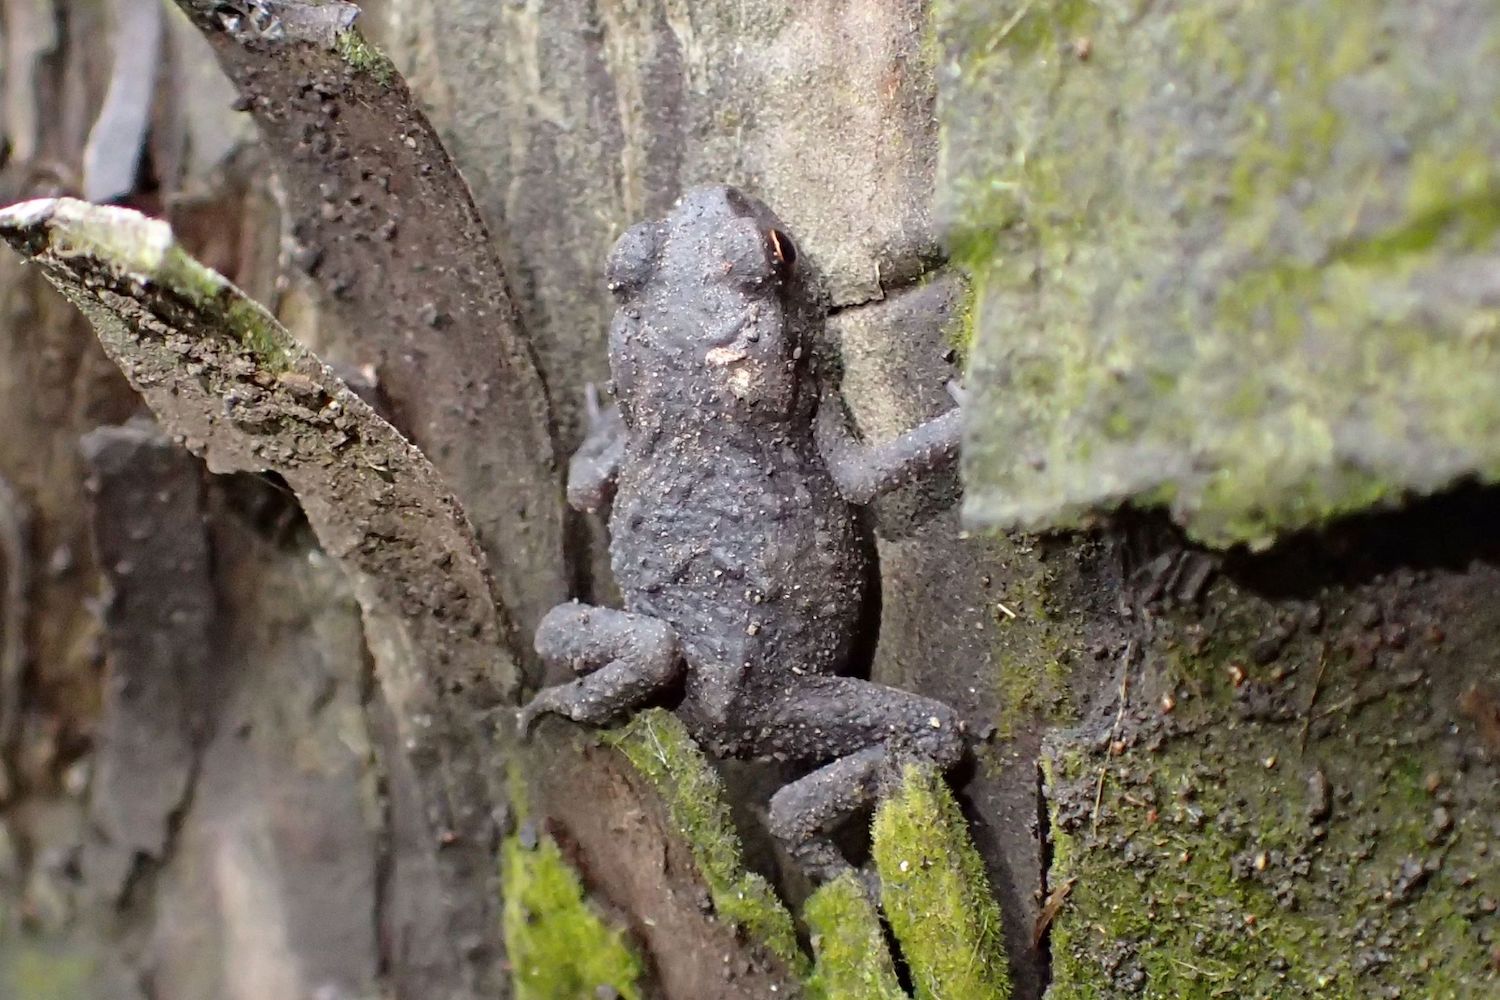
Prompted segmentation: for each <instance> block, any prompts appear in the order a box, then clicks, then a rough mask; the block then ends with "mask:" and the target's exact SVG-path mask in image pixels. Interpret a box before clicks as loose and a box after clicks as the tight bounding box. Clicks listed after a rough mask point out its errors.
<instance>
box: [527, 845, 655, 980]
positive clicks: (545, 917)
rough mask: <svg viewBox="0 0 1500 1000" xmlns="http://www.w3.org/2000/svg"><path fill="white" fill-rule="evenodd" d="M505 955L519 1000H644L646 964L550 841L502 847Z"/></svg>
mask: <svg viewBox="0 0 1500 1000" xmlns="http://www.w3.org/2000/svg"><path fill="white" fill-rule="evenodd" d="M501 858H502V860H501V884H502V886H503V888H504V894H505V914H504V920H505V923H504V930H505V951H506V955H507V956H508V957H509V959H510V964H511V966H512V983H513V985H514V987H515V996H516V1000H554V998H556V997H593V996H597V995H599V994H598V991H599V990H601V989H605V988H612V989H613V990H614V991H615V995H617V996H619V997H620V998H622V1000H639V998H640V996H641V994H640V991H639V989H638V988H637V985H636V984H637V982H638V980H639V979H640V976H641V963H640V959H639V958H637V957H636V955H635V953H634V952H633V951H632V950H631V949H630V947H629V946H628V945H627V944H626V943H625V939H624V935H623V934H622V932H621V931H619V930H618V929H615V928H612V927H610V926H609V925H607V924H606V923H605V922H604V921H603V920H602V919H600V917H599V915H598V914H597V913H595V912H594V911H593V909H591V908H590V907H589V905H588V902H587V900H586V899H585V896H584V888H583V884H582V883H581V882H580V881H579V879H578V875H577V873H576V872H574V871H573V869H572V867H571V866H569V865H568V863H567V861H566V860H564V858H563V856H562V852H561V851H560V850H558V848H557V845H556V844H555V843H553V842H552V839H551V838H550V837H543V838H542V839H541V840H540V841H539V842H538V843H537V844H536V845H535V847H533V848H531V849H529V850H528V849H527V848H526V847H524V846H523V845H522V844H521V839H520V837H519V836H518V835H511V836H509V837H507V838H506V839H505V843H504V844H503V846H502V848H501Z"/></svg>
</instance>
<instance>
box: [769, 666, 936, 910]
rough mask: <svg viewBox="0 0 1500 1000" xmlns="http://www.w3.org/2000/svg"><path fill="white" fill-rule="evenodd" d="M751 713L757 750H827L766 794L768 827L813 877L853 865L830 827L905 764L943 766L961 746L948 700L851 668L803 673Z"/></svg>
mask: <svg viewBox="0 0 1500 1000" xmlns="http://www.w3.org/2000/svg"><path fill="white" fill-rule="evenodd" d="M757 714H758V715H759V716H760V718H759V720H758V726H759V732H760V733H762V734H763V735H762V737H761V739H762V741H763V742H762V745H760V746H758V747H756V752H759V753H765V754H791V755H793V756H799V755H804V754H803V753H799V751H802V752H804V753H805V755H806V756H810V757H812V758H813V759H818V760H823V761H829V760H830V758H833V759H832V760H831V762H829V763H825V764H824V765H823V766H822V767H820V768H818V769H817V770H816V771H813V772H812V773H811V774H809V775H807V776H806V777H803V778H800V779H798V780H797V781H794V782H792V783H791V784H789V785H787V786H785V787H784V788H782V789H781V790H780V791H778V792H777V793H776V794H775V795H774V796H772V797H771V810H770V827H771V832H772V833H773V834H775V835H776V837H777V838H778V839H780V840H781V842H782V843H783V844H785V845H786V848H787V850H788V851H789V852H790V853H791V855H792V857H793V859H795V860H796V861H797V863H798V864H799V865H800V866H801V867H802V868H803V870H804V871H806V872H807V874H808V875H809V876H810V877H812V878H813V879H815V880H818V881H827V880H828V879H831V878H834V877H836V876H838V875H840V874H842V873H844V872H846V871H848V870H849V868H850V865H849V862H848V861H847V860H846V859H845V858H844V856H843V854H842V853H841V852H840V851H839V850H838V848H837V847H836V846H835V845H834V843H833V841H832V840H830V839H829V835H830V833H831V832H832V831H833V830H834V829H835V828H836V827H837V826H838V825H839V824H840V823H841V822H843V821H844V820H845V819H847V818H848V817H849V816H851V815H853V814H854V813H856V812H858V811H859V810H860V809H862V808H864V807H865V806H867V805H869V804H871V803H873V802H875V801H876V800H878V799H880V798H883V797H884V796H885V795H887V794H889V793H890V792H891V791H893V790H894V789H895V787H896V785H897V783H898V782H899V781H900V780H901V772H902V769H903V768H904V767H905V766H906V765H907V764H925V765H928V766H931V767H935V768H937V769H938V770H940V771H943V770H947V769H948V768H950V767H952V766H953V765H954V764H956V763H957V762H958V760H959V758H960V757H962V756H963V737H962V736H961V735H960V734H959V731H958V716H957V714H956V713H955V712H954V711H953V709H951V708H949V707H948V706H947V705H945V704H943V703H942V702H940V701H934V700H933V699H931V698H923V697H920V696H919V695H914V694H908V693H907V692H905V691H898V690H896V689H894V688H888V687H885V686H883V685H880V684H872V683H870V682H868V681H861V680H856V679H854V678H851V677H818V678H809V679H808V680H807V682H806V683H805V684H803V685H799V686H798V687H795V688H793V689H791V690H790V691H788V692H787V694H786V695H785V696H783V697H782V698H781V699H778V700H777V701H775V702H772V703H771V704H770V705H767V706H766V707H765V708H764V709H763V710H762V711H761V712H759V713H757ZM752 731H754V730H753V729H752ZM841 753H842V754H843V755H842V756H839V755H840V754H841Z"/></svg>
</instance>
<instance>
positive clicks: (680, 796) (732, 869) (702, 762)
mask: <svg viewBox="0 0 1500 1000" xmlns="http://www.w3.org/2000/svg"><path fill="white" fill-rule="evenodd" d="M608 738H609V741H610V742H611V743H612V744H613V745H614V746H615V747H617V748H618V749H619V750H620V751H621V752H622V753H624V754H625V756H626V757H627V758H628V759H629V760H630V762H631V764H632V765H634V766H635V768H636V770H638V771H640V773H641V774H642V775H644V776H645V777H646V778H647V779H648V780H649V781H650V782H651V783H652V785H654V786H655V787H656V789H657V792H658V793H659V794H660V795H661V797H662V800H663V802H664V803H665V804H666V807H667V813H668V815H669V816H670V817H671V820H672V823H673V824H674V825H675V826H676V827H677V829H678V831H679V832H680V833H681V834H682V836H683V839H684V840H685V841H686V842H687V844H688V846H689V847H690V849H691V850H692V852H693V858H694V860H696V861H697V863H698V869H699V871H700V872H701V874H702V875H703V880H704V881H705V882H706V883H707V884H708V890H709V895H710V897H711V898H712V900H713V904H714V909H715V910H716V911H717V913H718V915H719V916H720V917H721V918H722V919H724V920H728V921H730V922H731V923H733V924H737V925H739V926H741V927H743V928H744V929H745V930H746V931H747V932H748V933H749V934H750V935H751V937H752V938H753V939H755V940H756V941H758V942H760V943H761V944H763V945H764V946H765V947H766V948H767V949H769V950H770V951H771V952H772V954H774V955H776V956H777V957H778V958H780V959H781V960H782V961H783V962H785V963H786V964H787V966H788V967H789V968H791V969H792V970H793V971H795V972H796V973H797V974H799V975H803V974H806V972H807V965H808V962H807V956H806V955H805V954H803V952H802V950H801V949H800V948H799V947H798V946H797V935H796V931H795V929H794V927H793V924H792V917H791V914H790V913H788V912H787V910H786V907H784V906H783V905H782V904H781V902H780V900H778V899H777V898H776V893H775V892H774V890H772V888H771V886H770V884H769V883H767V882H766V880H765V879H764V878H762V877H761V876H759V875H756V874H754V873H751V872H747V871H746V870H745V863H744V857H743V855H742V853H741V849H740V842H739V837H738V836H737V835H736V834H735V832H734V825H733V823H732V821H731V820H730V816H729V807H728V806H727V805H725V802H724V788H723V783H722V782H721V781H720V780H719V776H718V774H717V773H715V771H714V769H713V767H712V766H711V765H710V764H709V762H708V760H707V759H706V758H704V756H703V753H702V751H700V750H699V749H698V747H697V745H696V744H695V743H694V742H693V739H692V737H691V736H689V735H688V733H687V730H686V729H684V728H683V726H682V723H681V722H679V721H678V719H677V717H676V716H674V715H672V713H670V712H666V711H662V710H660V709H653V710H651V711H646V712H642V713H640V714H638V715H637V716H635V718H633V719H632V720H631V721H630V722H629V723H628V724H627V725H625V726H624V727H623V728H621V729H619V730H617V731H616V732H614V733H612V734H610V736H609V737H608Z"/></svg>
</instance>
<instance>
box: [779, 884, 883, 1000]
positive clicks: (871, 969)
mask: <svg viewBox="0 0 1500 1000" xmlns="http://www.w3.org/2000/svg"><path fill="white" fill-rule="evenodd" d="M802 915H803V918H804V919H805V920H806V921H807V927H808V930H809V931H810V932H811V934H812V946H813V954H814V955H815V956H816V958H815V961H814V964H813V971H812V975H811V976H810V977H809V978H808V980H807V992H808V995H809V997H811V998H812V1000H907V996H906V993H905V992H904V991H903V990H902V989H901V984H900V983H899V982H898V981H897V979H896V970H895V967H894V966H893V964H892V962H891V955H890V951H889V949H888V948H887V947H886V943H885V934H884V933H883V932H882V930H881V927H880V914H878V913H877V912H876V911H875V907H874V905H873V904H872V903H871V902H870V898H869V896H868V895H866V894H865V887H864V885H863V883H861V882H860V880H859V878H858V877H856V876H855V875H853V874H849V875H844V876H841V877H840V878H838V879H835V880H834V881H832V882H829V883H828V884H827V885H824V886H823V887H822V888H820V889H819V890H818V891H817V892H815V893H813V894H812V896H811V897H809V898H808V900H807V905H806V906H805V907H804V908H803V911H802Z"/></svg>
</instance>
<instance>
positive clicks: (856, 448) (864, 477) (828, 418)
mask: <svg viewBox="0 0 1500 1000" xmlns="http://www.w3.org/2000/svg"><path fill="white" fill-rule="evenodd" d="M949 392H950V393H952V394H953V396H954V399H955V400H957V401H958V402H960V403H962V401H963V399H962V390H961V389H958V388H957V387H956V386H955V385H954V384H952V383H950V384H949ZM962 421H963V416H962V413H961V411H960V409H959V408H958V407H955V408H954V409H951V410H949V411H948V412H947V413H944V414H943V415H942V416H939V417H934V418H933V419H931V420H929V421H927V422H926V423H924V424H919V425H917V426H916V427H913V428H912V429H911V430H909V431H907V432H906V433H905V434H903V435H901V436H900V437H897V438H893V439H891V440H889V441H882V442H881V443H879V444H874V445H867V444H862V443H860V442H859V441H857V440H855V438H854V435H853V434H852V433H851V432H850V430H849V425H848V422H847V420H846V418H845V415H844V408H843V404H842V403H841V402H840V401H839V399H838V397H836V396H834V395H831V394H829V395H825V396H824V398H823V400H822V401H821V402H820V403H819V404H818V415H817V423H816V424H815V425H814V432H815V435H816V440H817V445H818V452H819V454H820V455H821V456H822V458H823V464H824V465H825V466H827V468H828V473H829V475H831V476H832V477H833V481H834V484H835V485H837V486H838V490H839V493H840V495H842V496H843V498H844V499H845V500H847V501H849V502H850V503H853V504H867V503H869V502H870V501H872V500H874V499H875V498H876V497H879V496H881V495H883V494H885V493H889V492H890V491H891V490H893V489H895V488H896V487H898V486H901V485H903V484H905V483H908V482H911V481H912V480H914V479H916V478H917V477H919V476H921V475H924V474H926V473H928V472H933V471H935V470H937V469H939V468H942V467H943V466H945V465H948V464H950V463H951V462H953V461H954V460H955V459H956V458H957V457H958V448H959V438H960V437H961V435H962V433H963V422H962Z"/></svg>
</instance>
